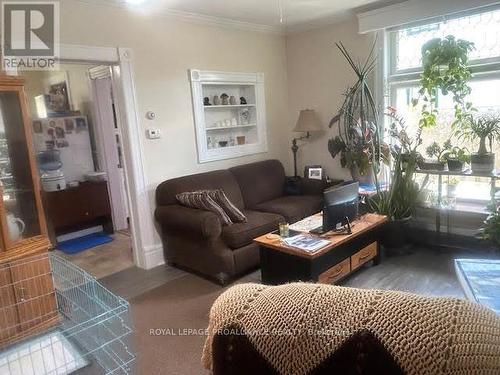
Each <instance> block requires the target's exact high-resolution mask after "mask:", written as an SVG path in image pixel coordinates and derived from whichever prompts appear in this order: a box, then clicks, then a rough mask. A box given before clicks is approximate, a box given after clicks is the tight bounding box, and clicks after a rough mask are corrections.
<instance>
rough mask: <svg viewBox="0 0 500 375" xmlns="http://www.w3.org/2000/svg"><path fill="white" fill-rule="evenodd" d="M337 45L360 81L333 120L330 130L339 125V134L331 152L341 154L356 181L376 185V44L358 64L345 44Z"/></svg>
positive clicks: (378, 152)
mask: <svg viewBox="0 0 500 375" xmlns="http://www.w3.org/2000/svg"><path fill="white" fill-rule="evenodd" d="M336 46H337V48H338V49H339V50H340V52H341V54H342V55H343V56H344V57H345V59H346V60H347V62H348V64H349V66H350V67H351V68H352V70H353V71H354V73H355V74H356V78H357V80H356V82H355V83H354V85H353V86H351V87H350V88H349V89H348V90H347V91H346V93H345V94H344V96H345V98H344V102H343V103H342V106H341V108H340V110H339V112H338V114H337V115H336V116H335V117H333V118H332V120H331V121H330V124H329V127H330V128H332V127H333V126H334V125H337V126H338V134H337V135H336V136H335V137H333V138H331V139H330V140H329V141H328V151H329V152H330V154H331V156H332V158H335V157H337V156H338V155H340V163H341V166H342V167H343V168H348V169H349V170H350V171H351V175H352V177H353V179H355V180H357V181H359V182H360V183H364V184H370V185H372V184H374V182H375V175H376V174H377V173H378V166H379V165H380V158H381V144H380V137H379V130H378V125H377V121H378V111H377V106H376V105H375V101H374V99H373V96H372V92H371V89H370V85H369V79H370V75H371V74H372V73H373V69H374V67H375V64H376V57H375V55H374V51H375V43H374V44H373V46H372V48H371V50H370V53H369V54H368V57H367V59H366V61H365V62H364V63H363V64H361V63H356V62H354V60H353V58H352V57H351V56H350V54H349V52H348V51H347V49H346V48H345V47H344V45H343V44H342V43H341V42H340V43H336Z"/></svg>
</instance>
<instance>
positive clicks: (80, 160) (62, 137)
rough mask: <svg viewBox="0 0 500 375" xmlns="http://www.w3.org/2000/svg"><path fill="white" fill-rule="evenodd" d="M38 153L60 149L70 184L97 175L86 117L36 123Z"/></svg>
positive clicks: (34, 140) (33, 123) (38, 120)
mask: <svg viewBox="0 0 500 375" xmlns="http://www.w3.org/2000/svg"><path fill="white" fill-rule="evenodd" d="M32 133H33V143H34V148H35V153H38V152H41V151H45V150H53V149H56V150H59V151H60V156H61V162H62V167H61V171H62V172H63V173H64V176H65V177H66V182H68V183H69V182H72V181H84V180H85V175H86V174H87V173H89V172H94V160H93V158H92V146H91V141H90V129H89V124H88V121H87V117H85V116H67V117H48V118H39V119H34V120H33V121H32Z"/></svg>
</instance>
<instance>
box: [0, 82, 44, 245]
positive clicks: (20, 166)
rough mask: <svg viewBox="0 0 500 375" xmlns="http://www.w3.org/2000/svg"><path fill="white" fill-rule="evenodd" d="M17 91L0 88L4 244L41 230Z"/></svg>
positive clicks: (0, 179)
mask: <svg viewBox="0 0 500 375" xmlns="http://www.w3.org/2000/svg"><path fill="white" fill-rule="evenodd" d="M31 168H32V165H31V163H30V156H29V147H28V143H27V139H26V133H25V128H24V122H23V111H22V108H21V102H20V92H18V91H15V90H12V91H0V182H1V184H0V186H1V191H2V195H3V209H4V212H3V214H4V215H5V216H4V217H3V218H2V220H3V222H2V229H3V234H4V235H5V236H6V237H7V238H5V239H4V242H5V245H6V246H7V247H10V246H12V245H15V244H16V243H17V242H19V241H21V240H23V239H26V238H30V237H33V236H36V235H40V234H41V229H40V228H41V227H40V222H39V217H38V207H37V200H36V195H35V190H34V189H35V187H34V184H33V176H32V169H31Z"/></svg>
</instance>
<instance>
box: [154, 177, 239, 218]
mask: <svg viewBox="0 0 500 375" xmlns="http://www.w3.org/2000/svg"><path fill="white" fill-rule="evenodd" d="M214 189H222V190H223V191H224V193H225V194H226V195H227V197H228V198H229V200H230V201H231V202H232V203H233V204H234V205H235V206H236V207H238V208H239V209H240V210H241V209H242V208H243V197H242V196H241V190H240V186H239V185H238V182H237V181H236V179H235V177H234V175H233V174H232V173H231V172H229V171H228V170H218V171H213V172H207V173H199V174H193V175H190V176H184V177H178V178H173V179H171V180H167V181H164V182H162V183H161V184H160V185H158V187H157V188H156V204H157V205H158V206H167V205H170V204H177V199H176V197H175V196H176V195H177V194H180V193H184V192H186V191H197V190H214Z"/></svg>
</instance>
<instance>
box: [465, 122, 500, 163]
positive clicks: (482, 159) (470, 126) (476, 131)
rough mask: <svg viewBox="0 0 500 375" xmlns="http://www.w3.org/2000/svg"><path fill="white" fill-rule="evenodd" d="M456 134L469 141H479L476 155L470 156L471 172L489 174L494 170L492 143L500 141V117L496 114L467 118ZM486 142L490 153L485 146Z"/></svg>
mask: <svg viewBox="0 0 500 375" xmlns="http://www.w3.org/2000/svg"><path fill="white" fill-rule="evenodd" d="M458 134H459V136H461V137H464V138H465V139H467V140H469V141H474V140H478V139H479V149H478V151H477V153H474V154H471V156H470V161H471V169H472V171H473V172H478V173H491V172H492V171H493V170H494V169H495V154H494V153H493V152H492V146H493V142H494V141H495V140H498V139H500V116H499V115H498V114H483V115H479V116H477V117H474V116H469V117H468V119H467V121H465V122H464V123H463V125H462V127H461V128H460V129H459V130H458ZM487 140H488V141H489V142H488V143H489V149H490V151H488V148H487V146H486V141H487Z"/></svg>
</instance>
